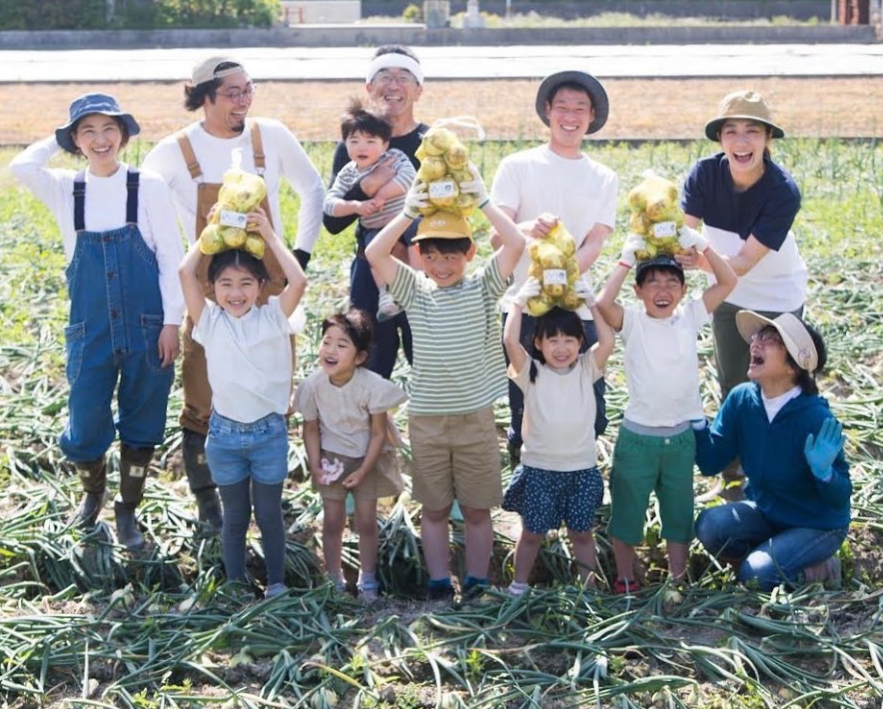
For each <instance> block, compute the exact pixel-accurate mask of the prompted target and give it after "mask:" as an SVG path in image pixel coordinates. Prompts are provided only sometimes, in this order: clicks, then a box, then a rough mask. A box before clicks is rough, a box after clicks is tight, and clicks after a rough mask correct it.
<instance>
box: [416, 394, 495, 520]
mask: <svg viewBox="0 0 883 709" xmlns="http://www.w3.org/2000/svg"><path fill="white" fill-rule="evenodd" d="M408 429H409V435H410V439H411V453H412V455H413V462H412V467H411V469H412V475H413V479H414V483H413V485H414V490H413V494H414V499H415V500H417V501H418V502H419V503H421V504H422V505H423V506H424V507H425V508H426V509H428V510H441V509H444V508H445V507H447V506H448V505H450V504H452V503H453V502H454V500H457V501H458V502H459V503H460V504H461V505H464V506H465V507H473V508H475V509H479V510H488V509H490V508H491V507H497V506H499V505H500V503H501V502H502V500H503V485H502V481H501V479H500V446H499V443H498V442H497V426H496V423H495V421H494V410H493V407H491V406H488V407H486V408H484V409H480V410H479V411H476V412H474V413H471V414H457V415H453V416H413V415H412V416H409V417H408Z"/></svg>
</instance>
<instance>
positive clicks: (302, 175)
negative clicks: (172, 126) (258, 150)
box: [144, 118, 325, 252]
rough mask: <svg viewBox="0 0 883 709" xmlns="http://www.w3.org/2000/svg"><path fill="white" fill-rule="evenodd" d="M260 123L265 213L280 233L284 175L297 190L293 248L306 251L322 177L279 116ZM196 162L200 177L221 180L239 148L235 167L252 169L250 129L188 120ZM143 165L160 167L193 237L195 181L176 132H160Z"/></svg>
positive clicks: (316, 220)
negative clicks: (218, 131) (224, 129)
mask: <svg viewBox="0 0 883 709" xmlns="http://www.w3.org/2000/svg"><path fill="white" fill-rule="evenodd" d="M253 120H254V122H256V123H257V124H258V125H259V126H260V129H261V143H262V145H263V150H264V155H265V156H266V157H265V160H266V170H265V172H264V180H265V182H266V183H267V197H268V200H269V203H270V214H271V217H272V220H273V226H274V227H275V228H276V231H277V232H278V233H279V234H280V235H283V234H284V233H285V231H284V225H283V223H282V213H281V211H280V208H279V188H280V185H281V178H282V177H285V179H287V180H288V182H289V183H290V184H291V186H292V187H293V188H294V190H295V192H297V193H298V195H299V196H300V210H299V211H298V217H297V238H296V240H295V248H298V249H303V250H304V251H309V252H311V251H312V250H313V246H314V245H315V243H316V240H317V239H318V238H319V228H320V227H321V226H322V202H323V200H324V198H325V189H324V187H323V185H322V177H321V176H320V175H319V172H318V171H317V170H316V168H315V167H314V165H313V163H312V162H311V161H310V158H309V157H307V154H306V153H305V152H304V149H303V148H302V147H301V144H300V142H299V141H298V139H297V138H296V137H295V136H294V134H293V133H292V132H291V131H290V130H288V128H286V127H285V125H284V124H282V123H280V122H279V121H276V120H272V119H269V118H256V119H253ZM184 132H185V133H186V134H187V137H188V138H189V139H190V144H191V145H192V147H193V152H194V154H195V155H196V159H197V161H199V166H200V167H201V168H202V177H201V178H199V179H200V180H202V181H204V182H207V183H217V184H220V183H221V182H223V180H224V173H225V172H226V171H227V170H229V169H230V165H231V161H232V155H233V150H234V149H236V148H240V149H241V150H242V163H241V165H240V167H241V168H242V169H243V170H245V171H246V172H252V173H255V174H257V170H256V169H255V164H254V149H253V147H252V142H251V131H249V130H246V131H243V133H242V135H238V136H236V137H235V138H216V137H215V136H213V135H211V134H210V133H208V132H206V130H205V129H204V128H203V127H202V124H201V123H199V122H197V123H192V124H191V125H189V126H187V127H186V128H185V129H184ZM144 167H145V169H149V170H152V171H153V172H156V173H159V174H160V175H162V176H163V178H164V179H165V180H166V182H168V184H169V187H171V188H172V197H173V199H174V202H175V206H176V207H177V210H178V218H179V220H180V221H181V224H182V226H183V228H184V233H185V234H186V235H187V238H188V239H189V240H190V243H193V242H194V241H195V239H196V237H197V236H198V234H195V231H196V200H197V184H198V183H197V182H196V181H195V180H194V179H193V178H192V177H191V176H190V172H189V171H188V170H187V163H186V161H185V160H184V155H183V154H182V153H181V146H180V145H179V144H178V136H177V133H174V134H172V135H170V136H167V137H166V138H163V139H162V140H161V141H160V142H159V143H157V144H156V146H155V147H154V148H153V150H151V151H150V153H148V155H147V157H146V158H145V159H144Z"/></svg>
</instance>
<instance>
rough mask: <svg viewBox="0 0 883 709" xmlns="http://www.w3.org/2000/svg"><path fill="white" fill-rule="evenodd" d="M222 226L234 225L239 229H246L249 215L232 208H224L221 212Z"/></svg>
mask: <svg viewBox="0 0 883 709" xmlns="http://www.w3.org/2000/svg"><path fill="white" fill-rule="evenodd" d="M219 221H220V222H221V226H234V227H236V228H237V229H245V226H246V224H248V217H247V216H246V215H245V214H242V212H234V211H232V210H230V209H222V210H221V214H220V220H219Z"/></svg>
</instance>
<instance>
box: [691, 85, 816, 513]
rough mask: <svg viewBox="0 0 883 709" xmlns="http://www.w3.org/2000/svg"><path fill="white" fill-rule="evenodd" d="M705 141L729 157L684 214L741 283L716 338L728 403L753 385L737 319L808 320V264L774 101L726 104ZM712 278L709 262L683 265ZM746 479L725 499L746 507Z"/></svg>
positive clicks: (724, 309) (731, 98)
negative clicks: (747, 314) (777, 143)
mask: <svg viewBox="0 0 883 709" xmlns="http://www.w3.org/2000/svg"><path fill="white" fill-rule="evenodd" d="M705 135H706V136H707V137H708V138H709V139H710V140H716V141H718V143H719V144H720V148H721V151H720V152H718V153H717V154H715V155H713V156H711V157H707V158H702V159H701V160H699V161H698V162H697V163H696V164H695V165H694V166H693V168H692V170H691V171H690V174H689V175H688V176H687V179H686V181H685V183H684V190H683V197H682V206H683V208H684V212H685V214H686V215H687V216H686V224H687V226H689V227H697V226H698V225H699V224H700V223H702V225H703V227H702V228H703V233H704V235H705V237H706V238H707V239H708V241H709V242H710V243H711V245H712V247H713V248H714V249H715V250H716V251H717V252H718V253H720V254H721V255H722V256H724V258H725V259H727V260H728V261H729V264H730V266H731V267H732V268H733V270H734V271H735V272H736V274H737V275H738V276H739V283H738V285H737V286H736V288H735V289H734V290H733V292H732V293H731V294H730V295H729V296H728V297H727V299H726V301H725V302H724V303H722V304H721V306H720V307H719V308H718V309H717V310H716V311H715V312H714V315H713V324H712V331H713V335H714V354H715V361H716V364H717V371H718V380H719V382H720V387H721V398H722V399H723V398H725V397H726V395H727V393H728V392H729V391H730V390H731V389H732V388H733V387H735V386H736V385H737V384H739V383H741V382H744V381H746V378H747V372H748V363H749V353H748V346H747V344H746V343H745V342H744V341H743V340H742V338H741V337H740V336H739V332H738V329H737V327H736V313H737V312H738V311H739V310H741V309H743V308H749V309H751V310H754V311H757V312H759V313H761V314H762V315H764V316H766V317H769V318H775V317H777V316H778V315H780V314H782V313H794V314H795V315H798V316H800V315H801V314H802V312H803V306H804V302H805V300H806V284H807V270H806V264H805V263H804V261H803V259H802V258H801V256H800V253H799V251H798V249H797V243H796V241H795V238H794V234H793V232H792V231H791V226H792V224H793V222H794V218H795V216H796V215H797V212H798V210H799V209H800V190H799V189H798V187H797V185H796V183H795V182H794V179H793V178H792V177H791V175H790V174H789V173H788V171H787V170H785V169H784V168H783V167H781V166H780V165H778V164H777V163H776V162H774V161H773V159H772V156H771V152H770V146H771V143H772V141H773V139H774V138H783V137H784V136H785V132H784V131H783V130H782V128H780V127H779V126H778V125H777V124H776V123H774V122H773V118H772V111H771V109H770V106H769V104H768V103H767V101H766V100H765V99H764V98H763V96H761V95H760V94H759V93H757V92H755V91H736V92H734V93H731V94H729V95H728V96H726V97H725V98H724V99H723V101H722V102H721V104H720V107H719V109H718V112H717V115H716V116H715V117H714V118H713V119H712V120H710V121H709V122H708V123H707V124H706V126H705ZM683 264H684V265H685V266H692V265H698V266H699V268H702V269H703V270H705V271H710V269H709V267H708V265H707V263H705V262H704V259H702V258H701V257H697V258H689V259H685V260H684V261H683ZM743 479H744V477H743V476H742V474H741V471H740V470H739V467H738V461H736V462H734V463H733V465H732V466H731V468H730V470H729V471H728V472H727V473H725V475H724V482H725V483H727V484H726V486H725V488H724V492H723V494H724V497H725V498H727V499H741V497H742V490H741V484H739V483H741V481H742V480H743Z"/></svg>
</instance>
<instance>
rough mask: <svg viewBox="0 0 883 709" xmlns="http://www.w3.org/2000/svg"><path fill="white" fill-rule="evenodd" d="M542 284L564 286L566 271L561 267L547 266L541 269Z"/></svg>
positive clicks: (565, 283)
mask: <svg viewBox="0 0 883 709" xmlns="http://www.w3.org/2000/svg"><path fill="white" fill-rule="evenodd" d="M543 285H544V286H566V285H567V271H565V270H564V269H562V268H547V269H546V270H544V271H543Z"/></svg>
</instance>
